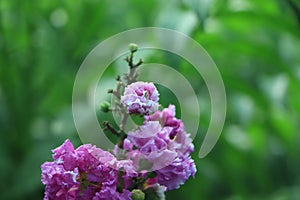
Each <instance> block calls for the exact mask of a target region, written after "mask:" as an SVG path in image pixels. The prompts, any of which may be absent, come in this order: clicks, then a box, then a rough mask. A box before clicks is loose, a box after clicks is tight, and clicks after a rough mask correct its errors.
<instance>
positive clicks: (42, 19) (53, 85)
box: [0, 0, 300, 200]
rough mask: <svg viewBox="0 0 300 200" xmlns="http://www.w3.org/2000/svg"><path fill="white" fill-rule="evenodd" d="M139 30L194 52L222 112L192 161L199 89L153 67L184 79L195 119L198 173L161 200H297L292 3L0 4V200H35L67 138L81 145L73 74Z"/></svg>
mask: <svg viewBox="0 0 300 200" xmlns="http://www.w3.org/2000/svg"><path fill="white" fill-rule="evenodd" d="M145 26H158V27H165V28H170V29H174V30H178V31H180V32H183V33H185V34H187V35H189V36H190V37H192V38H194V39H195V40H196V41H198V42H199V43H200V44H201V45H202V46H203V47H204V48H205V49H206V50H207V52H208V53H209V54H210V55H211V57H212V58H213V60H214V61H215V63H216V64H217V66H218V67H219V70H220V72H221V74H222V77H223V80H224V83H225V87H226V93H227V100H228V110H227V119H226V124H225V127H224V131H223V133H222V135H221V138H220V140H219V141H218V143H217V145H216V146H215V148H214V149H213V151H212V152H211V153H210V154H209V156H208V157H206V158H205V159H202V160H200V159H198V158H197V152H198V150H199V146H200V145H201V139H202V138H203V134H204V133H205V131H206V129H207V126H208V122H209V119H210V100H209V96H208V94H207V91H206V88H205V84H204V83H203V82H201V81H199V80H198V78H197V77H195V76H193V74H194V73H193V71H190V70H189V68H187V67H185V66H186V65H185V63H184V61H180V60H179V59H172V57H171V59H169V57H170V56H169V55H167V54H161V55H160V57H156V59H157V60H158V61H159V59H161V60H165V61H166V64H170V65H173V66H176V69H177V70H179V71H180V72H181V73H183V74H185V75H186V76H188V78H189V80H190V81H191V83H192V84H193V86H194V88H195V90H196V93H197V94H199V96H200V97H199V98H200V100H201V111H202V113H201V122H200V126H201V128H200V130H199V133H198V138H197V139H196V140H195V145H196V151H195V152H196V153H195V154H194V155H193V157H194V159H195V161H196V164H197V168H198V173H197V175H196V178H195V179H190V180H188V181H187V183H186V184H185V185H184V186H182V187H181V188H180V189H178V190H176V191H171V192H168V193H167V199H189V200H199V199H205V200H206V199H208V200H211V199H226V200H240V199H241V200H244V199H246V200H247V199H267V200H268V199H270V200H271V199H272V200H273V199H275V200H289V199H291V200H297V199H300V156H299V154H300V134H299V131H298V130H299V128H300V2H299V1H298V0H166V1H162V0H161V1H159V0H147V1H140V0H129V1H108V0H76V1H75V0H64V1H61V0H53V1H48V0H39V1H38V0H33V1H26V0H25V1H17V0H1V1H0V132H1V139H0V180H1V181H0V199H3V200H4V199H5V200H10V199H16V200H17V199H22V200H24V199H25V200H26V199H30V200H33V199H42V197H43V192H44V187H43V186H42V184H41V182H40V173H41V172H40V164H41V163H43V162H44V161H46V160H50V159H51V152H50V150H51V149H53V148H54V147H56V146H57V145H60V144H61V143H62V142H63V141H64V140H65V139H66V138H70V139H71V140H72V142H73V143H74V144H75V145H76V146H78V145H79V144H80V140H79V138H78V136H77V133H76V130H75V127H74V122H73V118H72V110H71V104H72V87H73V82H74V79H75V76H76V72H77V70H78V68H79V66H80V64H81V62H82V61H83V59H84V58H85V56H86V55H87V54H88V53H89V51H90V50H92V49H93V48H94V47H95V46H96V45H97V44H98V43H99V42H101V41H103V40H104V39H106V38H108V37H110V36H112V35H114V34H117V33H119V32H121V31H125V30H128V29H131V28H136V27H145ZM154 57H155V56H154ZM161 96H162V101H163V102H167V99H168V97H166V96H167V95H161ZM164 96H165V97H164ZM164 98H165V99H164ZM191 120H192V119H191Z"/></svg>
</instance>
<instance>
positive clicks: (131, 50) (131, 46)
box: [128, 43, 138, 53]
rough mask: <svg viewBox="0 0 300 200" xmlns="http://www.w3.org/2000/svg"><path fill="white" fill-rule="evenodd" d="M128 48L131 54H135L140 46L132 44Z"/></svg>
mask: <svg viewBox="0 0 300 200" xmlns="http://www.w3.org/2000/svg"><path fill="white" fill-rule="evenodd" d="M128 48H129V50H130V52H131V53H134V52H136V51H137V50H138V45H137V44H134V43H130V44H129V45H128Z"/></svg>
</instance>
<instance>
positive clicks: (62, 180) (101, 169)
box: [41, 140, 130, 200]
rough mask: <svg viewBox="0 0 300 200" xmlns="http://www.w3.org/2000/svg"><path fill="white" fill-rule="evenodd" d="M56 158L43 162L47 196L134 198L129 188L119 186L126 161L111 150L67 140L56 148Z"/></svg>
mask: <svg viewBox="0 0 300 200" xmlns="http://www.w3.org/2000/svg"><path fill="white" fill-rule="evenodd" d="M53 159H54V161H53V162H45V163H44V164H43V165H42V166H41V168H42V183H43V184H45V185H46V191H45V197H44V199H45V200H48V199H49V200H50V199H56V200H65V199H68V200H73V199H74V200H75V199H76V200H78V199H79V200H80V199H82V200H86V199H91V200H102V199H111V196H114V197H115V199H130V192H129V191H127V190H123V191H122V192H121V193H119V192H117V190H116V188H117V184H118V166H119V165H121V166H120V167H122V164H120V163H118V161H117V160H116V158H115V157H114V156H113V155H112V154H110V153H109V152H106V151H103V150H101V149H99V148H96V147H95V146H92V145H90V144H86V145H82V146H80V147H79V148H77V149H74V147H73V145H72V143H71V142H70V141H69V140H66V141H65V142H64V144H62V145H61V146H60V147H58V148H56V149H54V150H53ZM114 167H116V168H114Z"/></svg>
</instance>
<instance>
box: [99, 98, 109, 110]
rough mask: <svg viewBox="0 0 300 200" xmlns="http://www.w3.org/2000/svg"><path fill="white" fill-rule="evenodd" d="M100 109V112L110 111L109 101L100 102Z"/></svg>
mask: <svg viewBox="0 0 300 200" xmlns="http://www.w3.org/2000/svg"><path fill="white" fill-rule="evenodd" d="M100 110H101V111H102V112H109V111H110V103H108V102H107V101H104V102H102V103H101V104H100Z"/></svg>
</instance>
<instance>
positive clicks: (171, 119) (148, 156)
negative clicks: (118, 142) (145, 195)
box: [123, 105, 196, 190]
mask: <svg viewBox="0 0 300 200" xmlns="http://www.w3.org/2000/svg"><path fill="white" fill-rule="evenodd" d="M145 118H146V120H145V122H144V124H143V125H142V126H140V127H139V129H137V130H133V131H130V132H128V135H127V138H126V139H125V140H124V143H123V148H124V149H126V150H127V151H128V152H129V153H128V157H130V158H131V159H133V160H137V157H139V159H140V160H146V161H147V162H148V163H149V164H148V168H147V170H152V171H155V172H156V174H157V182H158V183H159V184H161V185H164V186H166V187H167V189H168V190H172V189H176V188H178V187H179V186H180V185H181V184H183V183H184V182H185V181H186V180H187V179H188V178H189V177H190V176H194V175H195V173H196V167H195V164H194V161H193V160H192V159H191V157H190V153H191V152H193V150H194V146H193V144H192V140H191V138H190V137H189V134H187V133H186V132H185V130H184V126H183V123H182V122H181V121H180V120H178V119H176V118H175V107H174V106H173V105H170V106H169V107H168V108H166V109H164V110H163V111H156V112H155V113H154V114H153V115H150V116H146V117H145ZM132 152H134V153H132ZM135 163H139V162H137V161H135ZM149 166H150V168H149ZM139 168H140V166H139Z"/></svg>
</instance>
